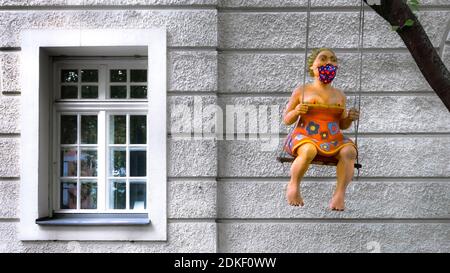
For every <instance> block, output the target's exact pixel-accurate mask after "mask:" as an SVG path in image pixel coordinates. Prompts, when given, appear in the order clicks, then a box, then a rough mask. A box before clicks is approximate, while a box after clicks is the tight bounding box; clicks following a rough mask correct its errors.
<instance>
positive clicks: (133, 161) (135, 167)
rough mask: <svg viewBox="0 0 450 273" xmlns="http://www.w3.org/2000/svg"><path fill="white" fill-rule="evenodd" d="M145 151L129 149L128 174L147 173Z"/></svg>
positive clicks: (143, 174) (141, 174)
mask: <svg viewBox="0 0 450 273" xmlns="http://www.w3.org/2000/svg"><path fill="white" fill-rule="evenodd" d="M146 155H147V152H146V151H137V150H135V149H131V150H130V176H146V175H147V158H146Z"/></svg>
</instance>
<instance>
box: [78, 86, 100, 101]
mask: <svg viewBox="0 0 450 273" xmlns="http://www.w3.org/2000/svg"><path fill="white" fill-rule="evenodd" d="M81 98H82V99H96V98H98V86H96V85H83V86H81Z"/></svg>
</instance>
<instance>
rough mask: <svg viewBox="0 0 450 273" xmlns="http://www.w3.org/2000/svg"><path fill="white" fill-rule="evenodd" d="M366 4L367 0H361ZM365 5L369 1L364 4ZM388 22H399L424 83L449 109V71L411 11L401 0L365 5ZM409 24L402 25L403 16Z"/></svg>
mask: <svg viewBox="0 0 450 273" xmlns="http://www.w3.org/2000/svg"><path fill="white" fill-rule="evenodd" d="M364 2H365V3H366V4H368V3H367V0H364ZM368 5H369V4H368ZM369 6H370V7H371V8H372V9H373V10H374V11H375V12H376V13H377V14H378V15H380V16H381V17H383V18H384V19H385V20H386V21H387V22H388V23H390V24H391V25H392V26H403V27H401V28H398V29H397V33H398V35H399V36H400V38H401V39H402V40H403V42H404V43H405V45H406V47H407V48H408V50H409V52H410V53H411V55H412V57H413V58H414V61H415V62H416V64H417V66H418V67H419V69H420V71H421V72H422V75H423V76H424V77H425V79H426V80H427V82H428V84H429V85H430V86H431V88H433V90H434V91H435V92H436V94H437V95H438V96H439V98H440V99H441V100H442V102H443V103H444V105H445V106H446V107H447V109H448V110H449V111H450V72H449V71H448V69H447V68H446V67H445V65H444V63H443V62H442V60H441V58H440V57H439V54H438V53H437V51H436V50H435V49H434V46H433V44H432V43H431V41H430V39H429V38H428V35H427V33H426V32H425V30H424V29H423V27H422V24H421V23H420V22H419V20H418V19H417V17H416V16H415V14H414V13H413V12H412V11H411V9H410V8H409V6H408V5H407V4H406V2H405V1H403V0H381V5H369ZM408 19H412V20H414V24H413V25H412V26H404V24H405V22H406V20H408Z"/></svg>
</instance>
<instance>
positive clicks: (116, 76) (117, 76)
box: [109, 69, 127, 82]
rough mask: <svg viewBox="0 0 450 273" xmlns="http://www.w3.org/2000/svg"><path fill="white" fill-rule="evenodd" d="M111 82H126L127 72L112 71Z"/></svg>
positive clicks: (122, 70)
mask: <svg viewBox="0 0 450 273" xmlns="http://www.w3.org/2000/svg"><path fill="white" fill-rule="evenodd" d="M109 75H110V82H126V81H127V70H126V69H111V70H110V71H109Z"/></svg>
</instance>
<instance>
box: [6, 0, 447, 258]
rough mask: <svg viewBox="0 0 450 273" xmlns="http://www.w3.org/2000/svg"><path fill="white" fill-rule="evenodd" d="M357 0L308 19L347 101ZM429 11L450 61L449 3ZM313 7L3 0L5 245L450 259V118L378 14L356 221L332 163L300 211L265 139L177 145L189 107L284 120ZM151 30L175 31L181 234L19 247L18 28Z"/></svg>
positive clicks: (174, 131)
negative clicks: (261, 111) (264, 109)
mask: <svg viewBox="0 0 450 273" xmlns="http://www.w3.org/2000/svg"><path fill="white" fill-rule="evenodd" d="M358 3H359V1H357V0H339V1H336V0H326V1H325V0H313V1H312V4H313V13H312V15H311V22H310V41H309V46H310V47H317V46H328V47H332V48H334V49H336V52H337V54H338V58H339V59H340V62H341V68H340V72H339V75H338V79H337V80H336V86H337V87H339V88H342V89H343V90H344V92H346V93H347V95H348V96H349V105H352V101H353V97H352V95H354V92H355V90H357V84H358V81H357V76H356V75H357V70H356V69H355V68H356V67H358V52H357V42H358V37H357V34H358V8H359V7H358ZM421 3H423V4H422V7H421V11H420V12H419V14H420V20H421V22H422V24H423V25H424V27H425V29H426V31H427V33H428V35H429V36H430V39H431V41H432V42H433V44H434V45H435V46H436V47H437V48H438V50H439V51H440V52H442V58H443V60H444V62H445V63H446V65H447V67H449V68H450V33H449V30H450V0H427V1H425V0H424V1H421ZM305 5H306V0H286V1H284V0H283V1H281V0H276V1H259V0H178V1H177V0H103V1H100V0H28V1H15V0H0V89H1V94H0V251H3V252H66V251H82V252H247V251H252V252H266V251H269V252H313V251H315V252H336V251H345V252H346V251H349V252H367V251H372V250H374V248H373V246H374V245H375V246H377V247H379V250H380V251H382V252H450V164H449V160H450V115H449V112H448V111H447V110H446V109H445V107H444V106H443V104H442V103H441V101H440V100H439V99H438V98H437V96H436V95H435V93H434V92H433V91H432V89H431V88H430V86H429V85H428V84H427V82H426V81H425V80H424V78H423V76H422V75H421V73H420V72H419V70H418V68H417V66H416V64H415V63H414V61H413V59H412V58H411V55H410V54H409V52H408V51H407V50H406V49H405V47H404V45H403V43H402V42H401V40H400V39H399V38H398V37H397V36H396V34H395V33H393V32H391V31H390V28H389V26H388V25H387V24H386V23H385V22H384V21H383V20H382V19H381V18H380V17H378V16H377V15H376V14H374V13H373V12H371V11H370V10H367V14H366V21H365V25H366V28H365V38H364V39H365V49H364V67H363V82H362V88H363V92H364V93H363V96H362V102H361V103H362V105H361V107H362V108H361V111H362V112H361V125H360V133H361V134H360V138H359V144H360V160H361V162H362V164H363V169H362V172H361V176H360V180H359V181H355V182H353V184H351V186H350V187H349V190H348V193H349V194H348V201H347V207H348V209H347V210H346V212H343V213H338V212H331V211H329V210H327V204H328V201H329V198H330V197H331V193H332V188H333V183H334V180H335V171H334V168H331V167H318V166H312V167H311V169H310V170H309V171H308V173H307V177H306V179H305V182H304V184H303V185H304V190H303V195H304V198H305V202H306V206H305V207H304V208H293V207H289V206H287V205H286V201H285V198H284V190H285V185H286V182H287V181H288V175H289V173H288V169H289V168H288V165H286V166H285V167H283V166H282V165H280V164H279V163H278V162H276V161H275V157H276V155H277V152H276V151H261V149H260V147H261V140H217V139H214V138H207V139H199V140H198V139H195V140H194V139H190V138H185V139H183V138H180V137H179V136H182V135H183V134H184V133H186V131H185V129H184V128H185V127H183V126H185V125H186V124H189V123H190V122H191V121H192V119H191V118H190V117H191V115H192V116H194V115H193V111H191V112H190V113H189V112H181V113H179V112H177V113H175V111H172V110H173V109H175V108H176V107H177V106H178V105H181V104H182V105H187V106H192V105H193V104H194V102H195V101H201V102H202V103H203V105H219V106H221V107H222V108H223V109H225V106H226V105H254V106H256V107H258V106H261V105H280V111H281V107H283V106H284V104H285V103H286V101H287V98H288V97H289V95H290V93H291V91H292V89H293V88H294V87H295V86H296V85H297V84H298V83H299V82H301V80H302V79H303V75H302V70H303V66H304V63H303V62H304V60H303V58H304V57H303V56H304V55H303V54H304V47H305V36H306V35H305V34H306V29H305V27H306V13H305V11H306V9H305ZM329 20H331V22H332V25H331V26H330V25H328V26H329V29H328V30H327V28H326V26H325V24H324V23H325V22H327V21H329ZM149 26H166V27H167V29H168V46H169V49H168V52H169V54H168V71H169V74H168V75H169V83H168V90H169V94H168V96H169V98H168V102H169V113H168V115H169V120H170V121H169V124H168V128H169V130H170V134H169V136H168V140H169V146H168V151H169V159H168V166H169V169H168V175H169V179H168V200H169V203H168V217H169V225H168V241H167V242H61V241H59V242H53V241H52V242H21V241H19V240H18V239H17V224H18V221H19V219H18V213H19V211H18V204H19V199H20V196H19V184H20V176H19V172H20V170H19V162H20V158H19V157H18V153H19V149H20V147H19V140H20V129H19V128H20V116H19V114H20V113H19V111H20V98H21V95H20V91H21V86H20V84H19V80H18V79H19V74H18V73H19V66H20V47H19V41H18V38H19V34H20V31H21V29H25V28H43V29H45V28H79V27H82V28H111V27H123V28H145V27H149ZM191 110H192V109H191ZM200 119H201V117H200ZM195 122H197V121H194V123H195ZM188 128H189V127H188ZM194 130H195V131H196V130H197V129H194ZM281 130H282V132H283V134H285V133H286V130H287V129H286V128H285V127H284V126H281ZM187 132H188V133H189V132H191V131H187ZM349 132H352V130H349Z"/></svg>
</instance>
